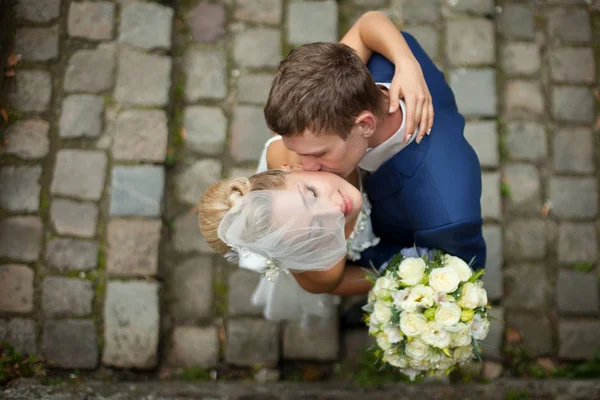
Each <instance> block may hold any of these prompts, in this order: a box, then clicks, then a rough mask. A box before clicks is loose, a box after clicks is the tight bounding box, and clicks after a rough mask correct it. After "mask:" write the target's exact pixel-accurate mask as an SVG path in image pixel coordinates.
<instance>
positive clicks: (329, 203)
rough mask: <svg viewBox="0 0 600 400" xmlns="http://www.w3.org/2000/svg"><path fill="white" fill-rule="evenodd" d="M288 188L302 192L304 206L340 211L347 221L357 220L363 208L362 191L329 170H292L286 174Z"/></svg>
mask: <svg viewBox="0 0 600 400" xmlns="http://www.w3.org/2000/svg"><path fill="white" fill-rule="evenodd" d="M286 190H288V191H293V192H298V193H299V194H300V196H301V198H302V207H306V208H307V209H308V208H311V207H314V208H318V209H319V211H322V212H324V213H328V212H334V213H337V212H340V213H342V214H343V215H344V220H345V222H346V223H349V222H352V221H355V220H356V217H357V216H358V214H359V212H360V210H361V208H362V195H361V194H360V191H359V190H358V189H356V188H355V187H354V186H353V185H352V184H350V183H348V182H347V181H346V180H344V179H342V178H340V177H339V176H337V175H335V174H332V173H329V172H309V171H299V172H292V173H290V174H288V175H287V176H286Z"/></svg>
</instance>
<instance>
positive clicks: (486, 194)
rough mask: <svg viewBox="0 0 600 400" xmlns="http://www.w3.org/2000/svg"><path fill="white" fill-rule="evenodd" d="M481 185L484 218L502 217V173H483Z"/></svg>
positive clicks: (482, 214)
mask: <svg viewBox="0 0 600 400" xmlns="http://www.w3.org/2000/svg"><path fill="white" fill-rule="evenodd" d="M481 186H482V193H481V216H482V217H483V218H495V219H500V217H501V214H502V207H501V202H500V173H499V172H484V173H482V175H481Z"/></svg>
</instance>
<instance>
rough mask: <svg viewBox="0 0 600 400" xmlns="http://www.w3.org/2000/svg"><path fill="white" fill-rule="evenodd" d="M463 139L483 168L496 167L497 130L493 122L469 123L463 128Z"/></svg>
mask: <svg viewBox="0 0 600 400" xmlns="http://www.w3.org/2000/svg"><path fill="white" fill-rule="evenodd" d="M464 134H465V138H466V139H467V140H468V141H469V143H470V144H471V146H473V148H474V149H475V152H476V153H477V157H479V163H480V164H481V165H482V166H483V167H497V166H498V164H499V155H498V129H497V127H496V123H495V122H493V121H469V122H467V124H466V126H465V133H464Z"/></svg>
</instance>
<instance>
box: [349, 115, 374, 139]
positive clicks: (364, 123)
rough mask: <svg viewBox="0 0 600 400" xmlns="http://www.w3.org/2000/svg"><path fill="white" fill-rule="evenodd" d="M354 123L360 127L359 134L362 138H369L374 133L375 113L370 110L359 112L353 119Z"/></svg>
mask: <svg viewBox="0 0 600 400" xmlns="http://www.w3.org/2000/svg"><path fill="white" fill-rule="evenodd" d="M354 123H355V124H356V125H358V126H359V127H360V129H361V135H362V136H363V137H364V138H369V137H371V136H372V135H373V134H374V133H375V128H376V126H377V122H376V119H375V115H373V113H372V112H370V111H363V112H361V113H360V114H359V115H358V117H356V119H355V120H354Z"/></svg>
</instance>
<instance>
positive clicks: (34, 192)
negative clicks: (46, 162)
mask: <svg viewBox="0 0 600 400" xmlns="http://www.w3.org/2000/svg"><path fill="white" fill-rule="evenodd" d="M41 176H42V167H40V166H39V165H36V166H31V167H28V166H22V167H17V166H6V167H2V168H1V169H0V207H2V208H5V209H7V210H9V211H38V210H39V208H40V189H41V186H40V178H41Z"/></svg>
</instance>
